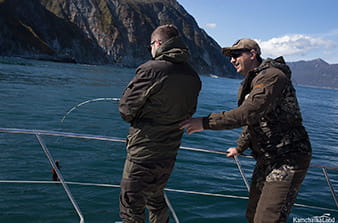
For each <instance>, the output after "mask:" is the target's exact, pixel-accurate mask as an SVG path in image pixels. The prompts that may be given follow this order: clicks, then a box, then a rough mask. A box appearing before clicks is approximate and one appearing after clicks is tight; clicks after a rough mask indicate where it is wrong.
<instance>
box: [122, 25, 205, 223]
mask: <svg viewBox="0 0 338 223" xmlns="http://www.w3.org/2000/svg"><path fill="white" fill-rule="evenodd" d="M150 46H151V49H150V50H151V54H152V56H153V60H150V61H148V62H146V63H144V64H142V65H141V66H139V67H138V68H137V70H136V75H135V77H134V78H133V79H132V80H131V82H130V83H129V84H128V86H127V88H126V89H125V91H124V93H123V95H122V97H121V100H120V105H119V110H120V114H121V117H122V118H123V119H124V120H125V121H127V122H129V123H130V128H129V135H128V137H127V158H126V162H125V166H124V170H123V177H122V180H121V193H120V216H121V218H122V220H123V222H124V223H126V222H130V223H143V222H145V207H147V209H148V211H149V222H151V223H166V222H168V221H169V213H168V208H167V205H166V202H165V199H164V194H163V193H164V192H163V189H164V187H165V186H166V184H167V181H168V178H169V176H170V174H171V172H172V169H173V167H174V163H175V160H176V154H177V151H178V149H179V147H180V144H181V138H182V135H183V130H181V129H180V127H179V125H178V124H179V123H180V122H182V121H183V120H185V119H187V118H189V117H191V116H192V115H193V114H194V113H195V111H196V106H197V98H198V94H199V91H200V89H201V81H200V78H199V76H198V75H197V73H196V72H195V71H194V70H193V69H192V68H191V67H190V65H189V64H188V63H187V60H188V57H189V53H188V49H187V47H186V46H185V44H184V43H183V41H182V39H181V37H180V36H179V34H178V31H177V28H176V27H175V26H173V25H163V26H159V27H158V28H157V29H155V30H154V32H153V33H152V35H151V44H150Z"/></svg>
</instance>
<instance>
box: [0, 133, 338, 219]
mask: <svg viewBox="0 0 338 223" xmlns="http://www.w3.org/2000/svg"><path fill="white" fill-rule="evenodd" d="M0 132H2V133H15V134H30V135H35V136H36V138H37V140H38V141H39V143H40V145H41V147H42V149H43V151H44V153H45V155H46V156H47V159H48V160H49V163H50V165H51V167H52V168H53V170H55V172H56V174H57V177H58V179H59V183H61V184H62V186H63V188H64V190H65V192H66V194H67V196H68V198H69V200H70V201H71V203H72V205H73V207H74V209H75V211H76V213H77V214H78V216H79V218H80V223H84V217H83V214H82V212H81V210H80V207H79V205H78V203H77V202H76V200H75V199H74V197H73V195H72V193H71V191H70V189H69V187H68V185H71V184H76V185H82V186H99V187H113V188H119V185H113V184H94V183H84V182H71V181H65V180H64V178H63V175H62V173H61V172H60V170H59V169H58V167H57V165H56V164H55V160H54V158H53V157H52V155H51V153H50V152H49V150H48V147H47V146H46V144H45V142H44V140H43V139H42V137H41V136H42V135H49V136H60V137H71V138H80V139H93V140H101V141H112V142H123V143H125V142H126V141H125V139H122V138H118V137H110V136H100V135H90V134H78V133H71V132H59V131H47V130H34V129H18V128H0ZM180 149H183V150H188V151H195V152H206V153H214V154H221V155H226V151H220V150H211V149H201V148H193V147H185V146H181V147H180ZM240 156H241V157H246V158H252V157H251V156H249V155H240ZM234 160H235V163H236V165H237V168H238V170H239V172H240V174H241V177H242V180H243V182H244V184H245V186H246V188H247V190H248V191H249V183H248V180H247V178H246V176H245V174H244V171H243V168H242V167H241V164H240V161H239V159H238V157H237V156H236V157H235V158H234ZM311 167H314V168H320V169H322V171H323V175H324V177H325V180H326V183H327V185H328V187H329V189H330V192H331V195H332V198H333V200H334V202H335V204H336V207H335V208H325V207H318V206H313V205H306V204H298V203H296V204H295V206H299V207H304V208H312V209H318V210H323V211H332V212H338V201H337V196H336V193H335V190H334V187H333V185H332V183H331V180H330V178H329V175H328V173H327V170H328V169H329V170H338V168H337V167H330V166H322V165H313V164H311ZM0 183H38V184H54V183H55V181H27V180H23V181H18V180H4V179H0ZM165 191H172V192H178V193H186V194H199V195H205V196H216V197H225V198H236V199H248V197H245V196H235V195H227V194H216V193H206V192H198V191H188V190H178V189H170V188H166V189H165ZM165 199H166V202H167V204H168V207H169V209H170V211H171V213H172V216H173V218H174V219H175V221H176V222H177V223H178V222H179V219H178V217H177V215H176V213H175V211H174V209H173V207H172V205H171V204H170V202H169V199H168V197H167V195H166V194H165Z"/></svg>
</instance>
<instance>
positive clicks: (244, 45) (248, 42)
mask: <svg viewBox="0 0 338 223" xmlns="http://www.w3.org/2000/svg"><path fill="white" fill-rule="evenodd" d="M244 49H247V50H256V52H257V54H258V55H260V54H261V48H260V47H259V45H258V43H257V42H256V41H254V40H252V39H247V38H244V39H240V40H237V41H236V42H235V43H234V44H233V45H232V46H230V47H223V49H222V54H223V55H224V56H230V54H231V51H234V50H244Z"/></svg>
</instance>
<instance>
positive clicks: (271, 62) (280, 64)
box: [255, 57, 291, 79]
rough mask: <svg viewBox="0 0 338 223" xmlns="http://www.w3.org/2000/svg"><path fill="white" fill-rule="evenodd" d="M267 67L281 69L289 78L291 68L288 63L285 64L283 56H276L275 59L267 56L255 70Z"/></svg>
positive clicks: (258, 70)
mask: <svg viewBox="0 0 338 223" xmlns="http://www.w3.org/2000/svg"><path fill="white" fill-rule="evenodd" d="M269 67H274V68H277V69H279V70H281V71H282V72H283V73H284V74H285V75H286V76H287V77H288V78H289V79H291V70H290V68H289V66H288V65H286V63H285V60H284V58H283V57H277V58H276V59H271V58H267V59H266V60H264V61H263V62H262V63H261V65H259V67H257V69H256V70H255V72H260V71H262V70H265V69H267V68H269Z"/></svg>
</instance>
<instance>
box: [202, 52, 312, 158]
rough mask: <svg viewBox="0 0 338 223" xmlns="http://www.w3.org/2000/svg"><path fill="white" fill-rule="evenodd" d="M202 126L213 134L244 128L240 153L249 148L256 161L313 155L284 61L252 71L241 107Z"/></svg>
mask: <svg viewBox="0 0 338 223" xmlns="http://www.w3.org/2000/svg"><path fill="white" fill-rule="evenodd" d="M203 126H204V128H205V129H214V130H221V129H233V128H239V127H243V131H242V133H241V135H240V137H239V139H238V141H237V149H238V150H239V152H243V151H244V150H245V149H247V148H249V147H250V148H251V149H252V151H253V155H254V156H256V157H262V156H263V157H268V158H271V157H272V156H275V157H276V156H280V155H283V154H290V153H292V154H298V153H299V152H301V153H304V154H306V155H310V153H311V147H310V146H309V145H310V144H309V142H308V141H309V139H308V135H307V133H306V131H305V129H304V127H303V125H302V116H301V112H300V109H299V105H298V102H297V98H296V94H295V89H294V87H293V86H292V83H291V71H290V69H289V67H288V66H287V65H286V64H285V62H284V59H283V58H282V57H279V58H277V59H275V60H273V59H267V60H265V61H263V63H262V64H261V65H260V66H259V67H257V68H255V69H254V70H252V71H251V72H250V73H249V74H248V75H247V76H246V78H245V79H244V80H243V82H242V84H241V86H240V89H239V92H238V107H237V108H235V109H233V110H230V111H224V112H220V113H211V114H210V115H209V116H208V117H205V118H204V119H203ZM304 142H306V143H305V144H306V145H305V144H304ZM298 143H299V144H304V145H305V146H297V144H298Z"/></svg>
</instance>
